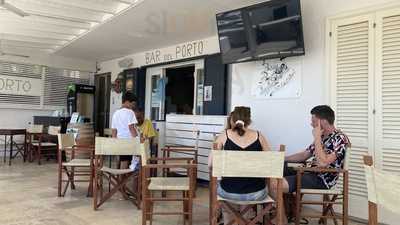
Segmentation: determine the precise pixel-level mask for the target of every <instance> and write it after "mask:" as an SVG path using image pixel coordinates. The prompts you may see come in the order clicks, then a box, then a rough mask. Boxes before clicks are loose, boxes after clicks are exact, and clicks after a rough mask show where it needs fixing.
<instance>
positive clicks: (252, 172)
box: [210, 145, 285, 225]
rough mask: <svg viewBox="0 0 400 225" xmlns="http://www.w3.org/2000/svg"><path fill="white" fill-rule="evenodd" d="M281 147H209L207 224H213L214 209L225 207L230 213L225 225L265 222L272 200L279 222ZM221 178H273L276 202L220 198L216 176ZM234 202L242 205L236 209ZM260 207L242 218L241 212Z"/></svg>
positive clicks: (270, 199) (242, 213) (271, 200)
mask: <svg viewBox="0 0 400 225" xmlns="http://www.w3.org/2000/svg"><path fill="white" fill-rule="evenodd" d="M284 151H285V146H283V145H281V146H280V151H227V150H218V151H215V150H213V151H212V152H211V154H212V158H213V162H212V166H213V167H212V171H211V174H212V176H211V178H212V179H211V184H210V186H211V191H210V194H211V195H212V197H211V201H210V210H211V211H210V212H212V213H211V215H210V217H211V225H217V219H218V212H219V211H220V209H224V210H226V212H227V213H229V214H230V215H232V216H233V220H232V221H224V223H225V224H239V225H255V224H257V223H258V222H265V220H266V218H267V214H269V213H270V212H271V211H272V208H273V204H274V203H276V213H277V218H278V223H277V225H282V218H283V217H282V216H283V215H282V209H283V199H282V178H283V164H284V158H285V153H284ZM222 177H253V178H265V179H266V182H267V183H268V178H275V179H277V184H278V193H277V196H276V199H277V200H276V201H274V200H273V199H272V198H271V197H270V196H267V197H266V198H265V199H263V200H261V201H235V200H230V199H224V198H222V197H219V196H218V195H217V179H220V178H222ZM233 204H234V205H240V206H244V207H243V209H241V210H240V212H238V211H236V210H235V209H234V207H233ZM257 206H261V210H260V211H259V212H258V213H257V215H256V217H254V218H253V219H246V218H244V215H245V214H246V213H247V212H248V211H249V210H250V209H252V208H257Z"/></svg>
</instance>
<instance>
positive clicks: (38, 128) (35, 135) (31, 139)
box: [26, 124, 43, 162]
mask: <svg viewBox="0 0 400 225" xmlns="http://www.w3.org/2000/svg"><path fill="white" fill-rule="evenodd" d="M42 134H43V125H38V124H34V125H30V126H29V127H28V128H27V129H26V139H27V140H26V145H27V146H26V149H27V157H28V161H29V162H32V161H33V149H34V146H33V144H34V143H39V142H41V141H42Z"/></svg>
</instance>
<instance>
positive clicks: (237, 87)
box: [100, 0, 397, 152]
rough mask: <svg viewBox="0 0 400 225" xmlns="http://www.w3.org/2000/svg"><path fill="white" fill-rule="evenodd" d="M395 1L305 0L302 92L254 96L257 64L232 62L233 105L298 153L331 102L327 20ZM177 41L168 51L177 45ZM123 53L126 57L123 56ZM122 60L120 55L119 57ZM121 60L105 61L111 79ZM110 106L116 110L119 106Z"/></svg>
mask: <svg viewBox="0 0 400 225" xmlns="http://www.w3.org/2000/svg"><path fill="white" fill-rule="evenodd" d="M392 2H397V1H394V0H334V1H332V0H301V4H302V15H303V30H304V38H305V48H306V55H305V56H302V57H297V58H296V59H295V60H299V61H301V63H302V68H301V72H302V79H303V80H302V83H303V87H302V95H301V97H300V98H296V99H286V100H255V99H254V98H253V97H252V96H251V95H250V88H251V80H252V77H251V75H250V74H251V73H254V71H253V68H254V63H251V62H250V63H242V64H235V65H232V67H231V68H230V70H231V71H232V72H231V77H230V78H229V80H231V85H230V87H229V88H228V90H229V92H230V93H231V99H228V102H230V103H229V105H228V106H230V107H231V108H233V107H234V106H236V105H247V106H250V107H251V108H252V117H253V118H252V119H253V126H254V127H255V128H257V129H259V130H260V131H262V132H263V133H264V134H265V135H266V136H267V138H268V139H269V140H270V142H271V143H272V145H277V144H280V143H283V144H286V145H287V151H288V152H295V151H297V150H300V149H302V148H304V147H306V146H307V145H308V144H310V142H311V141H312V136H311V128H310V125H309V123H310V114H309V112H310V110H311V108H312V107H313V106H315V105H318V104H328V103H329V102H328V93H329V92H328V90H327V87H329V85H328V83H327V82H328V75H327V74H326V71H325V68H326V65H325V37H326V33H327V32H326V30H325V26H326V19H327V17H329V16H334V15H337V14H339V13H343V12H347V11H350V10H356V9H363V8H367V7H371V6H381V5H382V4H385V3H392ZM207 42H208V43H209V44H208V46H207V47H208V48H207V49H208V50H207V51H208V52H210V54H212V53H216V52H218V51H219V48H218V40H217V38H216V37H210V38H208V39H207ZM173 48H174V46H170V47H167V48H165V49H163V51H170V50H173ZM127 57H132V58H133V59H134V65H133V66H132V67H138V66H143V65H145V63H144V53H139V54H134V55H129V56H127ZM123 58H124V57H123ZM120 59H121V58H120ZM120 59H115V60H110V61H106V62H103V63H101V64H100V68H101V72H111V73H112V80H114V79H115V77H116V75H117V74H118V73H119V72H121V71H122V70H123V69H121V68H119V66H118V61H119V60H120ZM115 102H116V103H117V104H118V105H111V114H112V112H113V111H112V110H113V109H114V110H115V109H116V108H118V107H119V103H118V102H117V101H115Z"/></svg>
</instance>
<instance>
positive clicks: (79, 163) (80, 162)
mask: <svg viewBox="0 0 400 225" xmlns="http://www.w3.org/2000/svg"><path fill="white" fill-rule="evenodd" d="M63 166H79V167H89V166H90V159H73V160H71V161H69V162H67V163H63Z"/></svg>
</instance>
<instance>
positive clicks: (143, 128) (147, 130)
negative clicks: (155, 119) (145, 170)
mask: <svg viewBox="0 0 400 225" xmlns="http://www.w3.org/2000/svg"><path fill="white" fill-rule="evenodd" d="M135 116H136V119H137V122H138V123H137V128H138V130H139V132H140V135H141V136H142V138H144V139H149V141H150V144H151V146H150V149H151V155H152V156H154V155H155V151H157V146H156V141H155V138H156V137H157V135H158V134H157V131H156V130H155V129H154V127H153V123H152V122H151V121H150V120H149V119H145V118H144V112H143V109H136V110H135Z"/></svg>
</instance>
